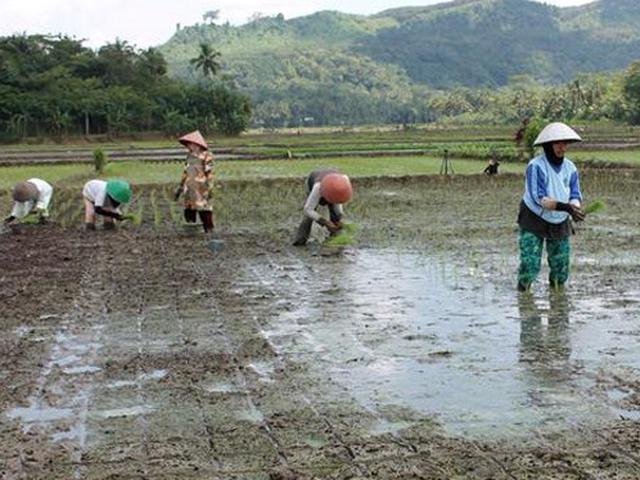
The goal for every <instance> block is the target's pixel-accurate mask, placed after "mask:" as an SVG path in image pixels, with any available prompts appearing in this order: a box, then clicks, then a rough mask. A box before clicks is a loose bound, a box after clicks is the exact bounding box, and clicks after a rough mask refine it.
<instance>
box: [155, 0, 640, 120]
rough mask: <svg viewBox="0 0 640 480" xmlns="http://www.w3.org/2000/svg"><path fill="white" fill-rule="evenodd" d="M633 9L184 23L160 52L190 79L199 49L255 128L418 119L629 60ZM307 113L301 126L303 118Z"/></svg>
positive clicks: (638, 34) (511, 0)
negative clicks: (243, 98)
mask: <svg viewBox="0 0 640 480" xmlns="http://www.w3.org/2000/svg"><path fill="white" fill-rule="evenodd" d="M638 25H640V1H638V0H598V1H595V2H593V3H590V4H587V5H584V6H581V7H571V8H559V7H553V6H549V5H546V4H542V3H537V2H533V1H529V0H456V1H453V2H448V3H442V4H437V5H433V6H428V7H409V8H399V9H392V10H387V11H384V12H381V13H379V14H376V15H372V16H358V15H347V14H342V13H338V12H319V13H316V14H313V15H309V16H305V17H299V18H294V19H291V20H285V19H284V17H283V16H282V15H278V16H275V17H265V18H258V19H256V20H254V21H252V22H250V23H248V24H246V25H243V26H240V27H233V26H230V25H213V24H211V25H209V24H207V25H205V24H200V25H195V26H191V27H186V28H183V29H181V30H179V31H177V32H176V33H175V35H174V36H173V37H172V38H171V39H170V40H169V41H168V42H167V43H166V44H164V45H162V46H161V47H160V51H161V52H162V53H163V54H164V56H165V58H166V60H167V63H168V66H169V73H170V75H173V76H176V77H179V78H183V79H187V80H192V81H198V80H199V78H200V77H201V75H200V73H199V72H197V71H195V70H194V69H193V68H192V66H191V65H190V63H189V60H190V59H192V58H194V57H196V56H197V55H198V50H199V46H200V44H202V43H207V44H210V45H212V46H213V48H214V49H216V50H219V51H220V52H221V53H222V56H221V62H222V65H223V71H224V72H226V73H227V74H229V75H230V76H231V77H232V78H234V79H235V81H236V83H237V85H238V86H239V87H240V88H241V89H243V90H244V91H246V92H247V93H248V94H249V95H250V96H251V97H252V99H253V102H254V106H255V115H256V117H255V118H257V119H258V121H259V123H263V124H267V125H278V124H285V123H288V124H291V123H305V120H304V119H305V118H307V121H310V122H311V121H312V122H313V123H316V124H323V123H339V122H345V123H360V122H363V121H390V122H412V121H422V120H429V119H430V118H429V117H430V115H431V114H430V109H429V108H428V105H426V102H427V100H426V99H427V98H428V97H429V95H430V92H432V91H433V90H434V89H451V88H455V87H473V88H476V87H488V88H496V87H501V86H505V85H507V84H509V82H510V81H512V80H513V78H514V77H517V78H520V79H521V78H522V77H523V75H525V76H527V78H531V79H533V80H535V81H537V82H540V83H543V84H560V83H566V82H568V81H570V80H572V79H574V78H575V77H576V76H577V75H578V74H580V73H584V72H598V71H607V70H619V69H623V68H626V67H627V66H628V65H629V63H631V62H632V61H635V60H638V59H640V29H639V28H637V26H638ZM311 117H313V120H311Z"/></svg>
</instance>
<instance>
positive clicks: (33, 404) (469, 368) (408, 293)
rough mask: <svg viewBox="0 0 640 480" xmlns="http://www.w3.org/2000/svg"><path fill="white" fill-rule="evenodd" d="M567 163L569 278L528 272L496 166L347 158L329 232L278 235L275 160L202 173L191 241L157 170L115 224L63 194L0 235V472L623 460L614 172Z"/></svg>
mask: <svg viewBox="0 0 640 480" xmlns="http://www.w3.org/2000/svg"><path fill="white" fill-rule="evenodd" d="M585 177H586V178H585V190H587V191H589V189H590V191H591V192H593V193H592V195H594V197H595V196H596V195H597V196H598V198H603V199H605V200H606V201H607V204H608V209H607V211H606V212H605V213H603V214H602V215H600V216H599V217H595V216H594V218H593V219H589V221H588V222H587V223H586V224H585V225H581V226H579V227H578V232H577V235H576V236H575V237H574V239H573V246H574V252H573V274H572V278H571V281H570V284H569V286H568V287H567V288H566V289H565V290H564V291H554V290H550V289H549V287H548V285H547V282H546V281H545V275H546V270H545V269H544V268H543V271H542V274H541V277H540V280H539V282H538V283H537V284H536V285H535V286H534V289H533V292H532V293H531V294H518V293H517V292H516V289H515V270H516V268H517V250H516V231H515V224H514V219H515V213H514V210H515V208H517V207H516V205H517V200H518V196H519V192H520V188H521V181H520V179H519V178H515V177H514V178H511V177H505V178H503V179H499V180H498V181H496V182H492V183H488V182H487V181H486V179H485V178H482V179H480V178H471V179H453V180H442V179H428V178H422V179H396V180H392V179H376V180H371V181H368V182H363V183H361V184H360V185H358V198H357V199H356V202H354V204H353V205H352V207H351V210H349V213H350V214H351V215H352V219H353V220H355V221H356V222H358V223H359V224H360V225H361V227H362V228H361V234H360V237H359V238H358V239H357V241H356V243H355V244H354V245H352V246H351V247H348V248H346V249H342V250H336V249H327V248H326V247H323V246H322V244H321V241H322V235H321V232H320V231H316V232H315V233H314V238H313V240H312V242H310V244H309V245H308V246H307V247H305V248H294V247H291V246H290V245H289V243H290V241H291V237H292V235H293V232H294V230H295V226H296V222H297V221H298V219H299V218H298V216H299V215H298V214H299V212H298V210H297V209H298V208H299V205H298V203H299V201H300V198H299V195H296V194H292V195H291V196H292V197H293V198H292V199H291V200H284V201H280V202H278V201H276V200H277V199H278V198H279V195H278V194H277V193H270V192H271V191H272V190H273V189H274V188H276V189H277V188H279V186H278V185H277V184H275V185H269V186H268V188H267V187H259V186H256V187H255V188H254V189H253V192H252V195H254V197H252V198H251V199H250V200H249V203H248V204H242V203H241V202H239V200H238V198H239V196H238V195H239V193H240V192H242V193H246V192H247V191H248V189H246V187H245V186H242V185H238V186H229V187H228V188H227V189H226V190H225V196H226V199H222V198H221V199H220V202H219V203H218V205H219V207H220V208H221V211H219V212H217V213H218V229H217V233H216V238H217V239H219V240H222V241H224V245H225V248H224V249H223V250H217V251H215V252H212V251H210V250H209V249H208V248H207V247H206V242H207V239H205V238H204V237H201V236H199V235H198V234H197V232H196V233H194V232H190V233H189V234H188V235H185V234H184V232H182V230H181V228H180V226H179V225H174V224H172V223H171V221H170V220H171V219H174V220H175V215H174V216H171V215H170V214H169V213H166V212H171V211H172V210H171V209H172V208H173V207H170V206H169V205H165V204H163V203H162V201H161V199H162V198H164V190H162V189H156V190H152V191H155V192H156V194H155V195H154V197H153V198H155V200H154V205H158V209H159V210H158V211H159V212H161V213H158V214H154V215H147V216H146V217H145V218H146V219H145V220H143V222H142V224H140V225H134V226H128V227H126V228H123V229H121V230H120V231H119V232H116V233H109V232H102V231H98V232H89V233H85V232H82V231H80V229H79V220H78V221H77V222H76V223H74V221H73V218H75V217H74V216H73V215H75V213H73V215H71V213H72V212H75V209H74V208H72V201H71V200H70V199H68V198H63V202H62V204H63V205H67V207H66V209H65V210H64V211H65V212H70V213H69V217H68V219H67V220H66V223H65V226H64V227H62V226H60V224H58V225H51V226H47V227H43V228H38V227H35V226H25V228H23V229H20V230H17V231H14V232H13V233H7V234H3V235H2V236H1V237H0V238H1V241H0V259H1V264H2V265H1V266H2V273H1V274H0V286H1V289H0V291H1V292H2V299H1V300H2V305H3V310H2V314H1V328H2V336H1V337H2V340H1V341H0V362H1V367H2V368H1V369H0V380H1V381H2V385H3V388H2V390H1V392H0V408H1V409H2V415H1V416H0V452H1V453H0V472H2V475H3V477H4V478H29V479H37V478H42V479H45V478H46V479H69V478H80V479H85V478H86V479H98V478H100V479H103V478H149V479H160V478H207V479H209V478H211V479H229V478H231V479H263V478H264V479H266V478H276V479H277V478H287V479H292V478H300V479H307V478H336V479H337V478H340V479H342V478H345V479H346V478H398V479H399V478H402V479H405V478H637V477H638V475H639V474H640V464H639V463H638V462H639V457H638V455H637V453H636V452H637V448H638V446H640V435H639V433H640V429H639V428H638V420H640V396H638V392H639V388H640V376H639V375H638V371H639V370H638V369H639V366H640V365H639V363H640V357H639V356H638V354H637V352H638V346H639V345H638V343H639V341H640V325H639V324H638V306H639V302H640V296H639V293H640V292H639V287H638V285H639V283H638V280H639V279H640V267H639V263H638V258H640V257H638V256H637V254H638V253H640V252H639V248H638V246H637V245H636V241H635V239H637V234H638V230H639V229H640V227H638V213H637V212H638V211H639V210H638V209H637V208H635V209H634V208H630V207H637V206H638V205H637V203H638V199H637V196H634V195H636V194H634V193H633V192H634V191H635V188H636V186H637V185H636V182H637V179H636V178H635V177H630V178H628V183H626V184H624V185H622V186H621V185H620V184H617V183H615V182H613V181H612V180H607V179H606V178H604V177H599V176H598V177H596V176H594V175H586V176H585ZM282 191H287V192H292V193H293V192H296V185H294V184H289V183H285V184H283V185H282V186H281V189H280V193H281V192H282ZM158 192H159V193H158ZM138 193H139V198H140V199H142V200H141V201H144V199H148V198H150V197H149V196H148V193H149V192H148V191H142V192H138ZM469 196H470V198H483V201H482V202H479V201H476V202H470V201H467V200H468V198H469ZM70 198H71V197H70ZM509 201H511V202H512V204H510V203H509ZM224 202H228V204H232V203H234V202H235V209H228V210H226V211H224V210H222V206H224V205H225V203H224ZM154 208H155V207H154ZM629 211H632V212H633V213H632V214H629V213H628V212H629ZM162 212H165V213H164V214H163V213H162ZM251 212H254V213H253V216H252V214H251ZM256 212H257V213H256ZM292 212H293V213H292ZM63 215H67V214H66V213H64V214H63ZM263 215H264V216H263ZM265 218H268V221H265V220H264V219H265ZM154 219H158V220H157V221H154ZM273 219H280V220H279V221H274V220H273Z"/></svg>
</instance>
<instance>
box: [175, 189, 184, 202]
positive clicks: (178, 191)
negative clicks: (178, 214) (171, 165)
mask: <svg viewBox="0 0 640 480" xmlns="http://www.w3.org/2000/svg"><path fill="white" fill-rule="evenodd" d="M180 195H182V187H178V189H177V190H176V193H174V194H173V199H174V200H175V201H176V202H177V201H178V199H179V198H180Z"/></svg>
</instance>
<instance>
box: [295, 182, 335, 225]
mask: <svg viewBox="0 0 640 480" xmlns="http://www.w3.org/2000/svg"><path fill="white" fill-rule="evenodd" d="M320 200H322V194H321V193H320V182H319V181H318V182H315V183H314V184H313V188H312V189H311V192H309V196H308V197H307V201H306V202H305V204H304V214H305V215H306V216H307V217H309V218H311V219H312V220H314V221H316V222H317V221H319V220H320V219H321V218H322V215H320V214H319V213H318V212H316V208H318V205H319V204H320ZM333 206H334V208H335V210H336V213H337V214H338V215H339V216H342V214H343V211H342V204H340V203H336V204H333Z"/></svg>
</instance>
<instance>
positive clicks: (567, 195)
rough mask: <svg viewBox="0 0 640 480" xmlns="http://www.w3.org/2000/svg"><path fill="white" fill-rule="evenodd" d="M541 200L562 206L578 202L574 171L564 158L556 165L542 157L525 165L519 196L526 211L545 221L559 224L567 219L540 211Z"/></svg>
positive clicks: (576, 171) (579, 195)
mask: <svg viewBox="0 0 640 480" xmlns="http://www.w3.org/2000/svg"><path fill="white" fill-rule="evenodd" d="M545 197H547V198H551V199H554V200H557V201H558V202H563V203H574V204H579V203H580V202H581V201H582V192H581V191H580V177H579V175H578V170H577V169H576V166H575V165H574V163H573V162H572V161H571V160H569V159H568V158H565V159H564V160H563V162H562V163H561V164H560V165H554V164H552V163H551V162H549V161H548V160H547V157H546V156H545V155H544V154H543V155H539V156H537V157H535V158H534V159H532V160H531V161H530V162H529V165H528V166H527V172H526V178H525V191H524V195H523V197H522V201H523V202H524V203H525V205H526V206H527V208H528V209H529V210H531V211H532V212H533V213H535V214H536V215H538V216H539V217H540V218H542V219H543V220H545V221H546V222H549V223H554V224H559V223H562V222H564V221H565V220H567V218H568V217H569V214H568V213H567V212H561V211H557V210H548V209H546V208H544V206H543V205H542V199H543V198H545Z"/></svg>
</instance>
